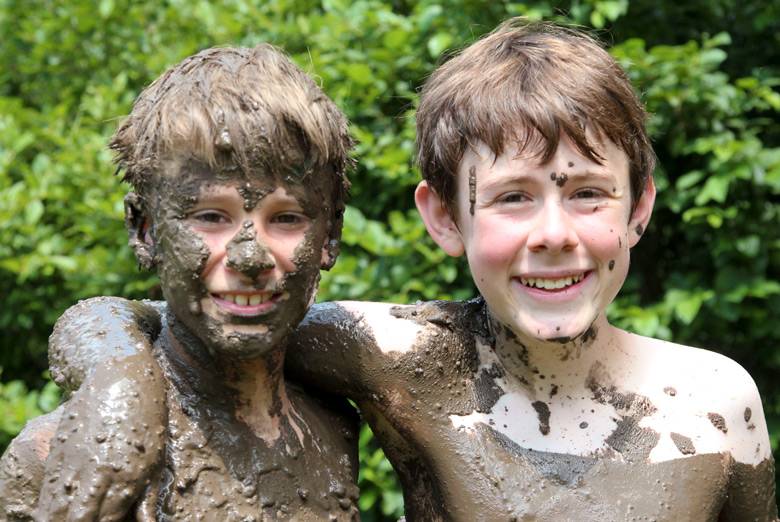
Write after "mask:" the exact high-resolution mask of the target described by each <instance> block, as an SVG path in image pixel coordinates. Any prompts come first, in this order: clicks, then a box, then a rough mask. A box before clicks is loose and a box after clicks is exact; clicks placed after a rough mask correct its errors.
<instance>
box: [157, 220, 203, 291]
mask: <svg viewBox="0 0 780 522" xmlns="http://www.w3.org/2000/svg"><path fill="white" fill-rule="evenodd" d="M157 242H158V246H157V251H158V253H159V254H161V255H162V266H161V270H162V272H163V273H164V275H165V279H164V281H163V284H184V285H186V284H188V283H191V282H192V281H193V280H196V279H197V276H200V274H202V273H203V270H204V269H205V268H206V264H207V262H208V259H209V257H210V255H211V252H210V250H209V248H208V246H207V245H206V243H205V242H204V241H203V239H202V238H201V236H200V234H198V233H197V232H195V231H194V230H192V229H191V228H190V227H189V226H188V225H187V224H186V223H185V222H184V221H183V220H178V219H168V220H165V221H164V222H163V223H162V224H161V226H160V227H159V229H158V233H157ZM163 273H161V274H160V275H161V276H163ZM177 280H178V281H177Z"/></svg>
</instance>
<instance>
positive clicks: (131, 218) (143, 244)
mask: <svg viewBox="0 0 780 522" xmlns="http://www.w3.org/2000/svg"><path fill="white" fill-rule="evenodd" d="M125 228H126V229H127V235H128V236H129V241H128V245H130V248H132V249H133V252H135V258H136V259H137V260H138V267H139V268H140V267H144V268H145V269H147V270H151V269H153V268H154V266H155V265H156V264H157V260H156V259H155V248H154V242H153V241H152V240H151V236H150V234H149V217H148V216H147V215H146V213H145V212H144V209H143V204H142V202H141V198H139V197H138V194H136V193H135V192H130V193H128V194H127V195H126V196H125Z"/></svg>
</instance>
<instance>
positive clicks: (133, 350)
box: [35, 298, 168, 521]
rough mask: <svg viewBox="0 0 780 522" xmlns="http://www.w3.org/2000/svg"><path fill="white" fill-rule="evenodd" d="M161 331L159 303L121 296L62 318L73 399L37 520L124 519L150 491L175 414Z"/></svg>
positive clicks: (54, 347) (58, 370) (59, 338)
mask: <svg viewBox="0 0 780 522" xmlns="http://www.w3.org/2000/svg"><path fill="white" fill-rule="evenodd" d="M158 333H159V315H158V313H157V310H155V308H154V307H147V306H145V305H143V304H141V303H135V302H131V301H125V300H119V299H113V298H112V299H105V298H99V299H93V300H89V301H84V302H82V303H79V304H78V305H76V306H74V307H72V308H71V309H69V310H68V311H67V312H66V313H65V314H64V315H63V316H62V317H61V318H60V320H59V321H58V323H57V326H56V327H55V330H54V333H53V334H52V336H51V338H50V340H49V357H50V361H51V365H52V375H53V377H54V379H55V381H56V382H57V383H58V384H59V385H60V386H62V387H63V388H65V390H66V395H67V396H69V397H70V398H69V400H67V401H66V402H64V403H63V405H62V408H63V410H64V411H63V415H62V420H61V422H60V424H59V427H58V429H57V433H56V435H55V436H54V438H53V440H52V443H51V451H50V454H49V457H48V459H47V461H46V470H45V473H44V481H43V487H42V489H41V496H40V499H39V503H38V508H37V510H36V513H35V515H36V518H35V519H36V520H42V521H43V520H55V519H56V520H68V521H71V520H73V521H87V520H100V521H112V520H122V519H124V518H125V517H126V516H127V514H128V512H129V511H130V510H131V509H132V506H133V504H134V503H136V502H137V501H138V500H139V499H141V498H142V497H145V496H149V495H148V493H149V491H151V490H152V489H153V488H150V485H152V484H155V485H156V483H157V481H158V479H159V474H160V471H161V469H162V464H163V461H164V452H165V435H166V429H167V420H168V419H167V408H166V401H165V394H166V389H165V381H164V379H163V377H162V372H161V370H160V368H159V366H158V365H157V362H156V361H155V359H154V357H153V355H152V352H151V344H152V342H153V340H154V339H155V338H156V336H157V335H158ZM147 490H149V491H147ZM155 497H156V495H155ZM155 500H156V498H155ZM145 503H146V502H145Z"/></svg>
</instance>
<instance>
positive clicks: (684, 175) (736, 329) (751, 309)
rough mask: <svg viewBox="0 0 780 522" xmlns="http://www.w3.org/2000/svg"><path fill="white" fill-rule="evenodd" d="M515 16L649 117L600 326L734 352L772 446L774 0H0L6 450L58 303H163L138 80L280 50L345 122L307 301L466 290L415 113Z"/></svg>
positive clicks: (37, 401)
mask: <svg viewBox="0 0 780 522" xmlns="http://www.w3.org/2000/svg"><path fill="white" fill-rule="evenodd" d="M512 15H529V16H532V17H536V18H545V19H558V20H564V19H565V20H569V21H573V22H576V23H580V24H583V25H585V26H587V27H591V28H593V29H594V30H596V32H597V34H598V35H600V36H601V37H602V38H603V39H604V40H606V41H607V42H608V43H609V44H611V46H612V47H611V52H612V53H613V54H614V56H616V57H617V58H618V59H619V60H620V61H621V62H622V63H624V64H625V65H626V66H627V67H628V70H629V73H630V76H631V78H632V80H633V81H634V82H635V85H636V88H637V90H638V92H640V93H641V95H642V97H643V99H644V100H645V102H646V103H647V105H648V108H649V110H650V111H651V113H652V114H653V118H652V121H651V122H650V128H651V131H652V134H653V137H654V141H655V147H656V151H657V153H658V156H659V159H660V166H659V168H658V170H657V172H656V183H657V185H658V188H659V197H658V201H657V203H656V211H655V215H654V218H653V221H652V223H651V226H650V228H649V230H648V231H647V233H646V235H645V237H644V238H643V240H642V241H641V243H640V245H639V246H638V247H637V248H636V249H635V251H634V254H633V257H632V259H633V268H632V271H631V274H630V275H629V279H628V281H627V283H626V285H625V288H624V289H623V291H622V293H621V295H620V296H619V298H618V300H617V301H616V302H615V303H614V305H613V306H612V308H611V309H610V314H611V317H612V320H613V321H614V322H615V323H616V324H618V325H620V326H622V327H625V328H628V329H630V330H633V331H636V332H638V333H641V334H644V335H650V336H654V337H660V338H663V339H669V340H674V341H676V342H680V343H684V344H691V345H695V346H702V347H707V348H711V349H714V350H717V351H719V352H722V353H725V354H727V355H728V356H730V357H732V358H734V359H736V360H737V361H739V362H740V363H741V364H742V365H743V366H745V367H746V368H747V369H748V371H749V372H750V373H751V374H752V375H753V377H754V378H755V380H756V382H757V384H758V386H759V389H760V391H761V392H762V395H763V398H764V407H765V412H766V415H767V419H768V421H769V427H770V432H771V436H772V444H773V448H775V449H777V447H778V441H779V438H780V388H778V386H777V385H776V382H777V378H776V376H777V374H778V367H780V329H779V328H778V323H775V321H778V319H780V281H779V279H780V278H779V277H778V276H779V275H780V239H779V238H778V237H779V236H778V217H779V216H778V214H779V213H780V118H779V117H778V116H779V114H780V92H779V89H778V86H779V85H780V65H779V64H780V36H779V35H780V4H777V3H774V2H765V1H762V0H742V1H740V2H737V1H736V0H688V1H685V2H679V1H675V0H631V1H630V2H629V1H628V0H572V1H543V0H538V1H529V2H527V3H519V2H509V1H489V2H488V1H477V0H471V1H469V0H451V1H447V2H444V1H434V0H421V1H418V2H414V1H404V0H395V1H391V0H385V1H382V0H355V1H347V0H322V1H313V0H224V1H219V2H217V1H209V0H194V1H190V0H158V1H155V2H151V1H146V0H136V1H133V2H120V1H116V0H92V1H88V0H81V1H79V0H58V1H47V0H0V223H2V224H1V225H0V296H2V302H1V303H0V332H1V333H2V334H1V336H0V343H2V344H1V345H0V368H2V374H0V449H3V448H4V447H5V445H6V444H7V443H8V441H9V440H10V438H11V437H12V436H13V435H14V434H15V433H16V432H17V431H18V430H19V429H20V428H21V426H22V425H23V422H24V420H25V419H26V418H28V417H31V416H34V415H37V414H39V413H40V412H42V411H48V410H50V409H52V408H53V407H54V406H55V405H56V401H57V390H56V387H54V386H53V385H52V384H47V380H46V377H45V374H44V370H45V368H46V341H47V337H48V335H49V333H50V331H51V328H52V325H53V324H54V321H55V320H56V319H57V317H58V316H59V315H60V314H61V313H62V312H63V311H64V310H65V309H66V308H67V307H68V306H70V305H72V304H74V303H75V302H76V301H77V300H78V299H82V298H86V297H90V296H95V295H121V296H125V297H130V298H145V297H151V298H159V297H160V292H159V288H158V286H157V280H156V277H155V276H154V275H151V274H148V273H144V272H139V271H138V270H137V268H136V264H135V262H134V260H133V258H132V253H131V251H130V250H129V249H128V248H127V247H126V246H125V245H126V236H125V232H124V229H123V224H122V204H121V201H122V196H123V194H124V193H125V192H126V190H127V187H124V186H121V185H120V183H119V182H118V179H117V178H115V177H112V175H111V174H112V171H113V169H112V166H111V165H110V159H111V158H110V154H109V153H108V152H107V151H106V150H105V148H104V147H105V145H106V142H107V138H108V137H109V136H110V135H111V133H112V132H113V130H114V129H115V127H116V125H117V122H116V121H115V118H116V117H118V116H121V115H125V114H127V113H128V112H129V110H130V106H131V103H132V100H133V99H134V97H135V95H137V94H138V93H139V92H140V91H141V90H142V89H143V87H145V86H146V85H148V84H149V83H150V82H151V81H152V80H153V79H154V78H155V77H157V76H158V75H159V74H160V73H161V72H163V71H164V70H165V69H166V68H168V67H169V66H171V65H173V64H174V63H177V62H178V61H180V60H182V59H183V58H185V57H186V56H188V55H190V54H193V53H195V52H197V51H199V50H200V49H203V48H205V47H209V46H213V45H226V44H230V45H248V46H252V45H255V44H257V43H259V42H263V41H270V42H272V43H275V44H277V45H279V46H282V47H284V48H285V49H286V50H287V52H288V53H290V55H291V56H292V57H293V60H294V61H295V62H296V63H297V64H298V65H300V66H301V67H302V68H303V69H304V70H307V71H308V72H309V73H310V74H311V75H313V76H315V77H316V78H318V81H319V82H320V83H321V85H322V86H323V88H324V90H325V92H326V93H327V94H328V95H329V96H330V97H331V98H333V99H334V100H335V101H336V102H337V103H338V104H339V106H341V107H342V108H343V110H344V111H345V112H346V113H347V115H348V116H349V118H350V120H351V121H352V131H353V133H354V135H355V136H356V137H357V138H358V139H359V140H360V144H359V145H358V149H357V159H358V160H359V166H358V168H357V172H356V173H355V175H354V176H353V184H354V190H353V194H352V198H351V200H350V206H349V208H348V211H347V218H346V220H345V222H346V227H345V231H344V239H343V243H344V244H343V249H342V251H343V253H342V255H341V257H340V259H339V262H338V264H337V265H336V268H335V269H334V270H333V271H332V272H331V273H330V274H327V275H326V276H325V278H324V281H323V284H322V287H321V292H320V299H323V300H330V299H344V298H350V299H364V300H382V301H395V302H402V303H407V302H411V301H414V300H416V299H435V298H445V299H458V298H466V297H470V296H472V295H474V289H473V285H472V283H471V281H470V277H469V274H468V270H467V267H466V266H465V265H464V263H463V261H461V260H456V259H449V258H447V257H446V256H445V255H444V254H443V253H442V252H440V251H439V250H438V249H437V247H435V245H434V244H433V243H432V241H431V240H430V239H429V238H428V237H427V234H426V232H425V229H424V227H423V225H422V223H421V221H420V219H419V218H418V216H417V214H416V211H415V210H414V208H413V199H412V193H413V189H414V186H415V185H416V183H417V181H418V175H417V173H416V172H415V171H414V169H413V168H412V166H411V152H412V143H413V139H414V129H413V119H412V116H413V113H414V108H415V105H416V92H417V90H418V89H419V87H420V86H421V85H422V84H423V82H424V81H425V78H426V77H427V75H429V74H430V72H431V71H432V70H433V68H434V67H435V66H436V64H437V63H440V62H441V61H442V60H443V59H444V58H442V53H446V52H447V51H448V50H452V49H457V48H459V47H461V46H463V45H465V44H466V43H468V42H470V41H472V40H473V39H474V38H476V37H478V36H479V35H481V34H483V33H485V32H486V31H489V30H490V29H492V28H493V27H495V26H496V25H497V24H498V23H499V22H500V21H502V20H503V19H505V18H507V17H509V16H512ZM724 385H727V383H724ZM361 454H362V460H363V468H362V472H361V489H362V494H363V496H362V499H361V504H360V505H361V508H363V510H364V519H365V520H369V521H372V520H395V519H397V517H398V516H399V515H400V514H401V509H402V506H401V504H402V500H401V497H400V494H399V492H398V488H397V484H396V482H395V478H394V476H393V474H392V471H391V470H390V467H389V465H388V463H387V461H386V460H384V458H383V456H382V453H381V450H379V449H378V448H377V447H376V446H375V445H374V443H373V442H372V441H371V439H370V434H369V433H368V431H364V433H363V434H362V436H361ZM776 456H778V454H777V453H776Z"/></svg>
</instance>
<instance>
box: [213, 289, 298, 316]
mask: <svg viewBox="0 0 780 522" xmlns="http://www.w3.org/2000/svg"><path fill="white" fill-rule="evenodd" d="M210 295H211V298H212V299H213V300H214V302H216V303H217V305H218V306H219V307H220V308H222V309H224V310H225V311H227V312H229V313H231V314H237V315H255V314H259V313H262V312H265V311H267V310H269V309H271V308H272V307H273V306H274V305H275V304H276V303H277V302H279V301H283V300H285V299H289V297H290V294H289V293H287V292H215V293H212V294H210Z"/></svg>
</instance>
